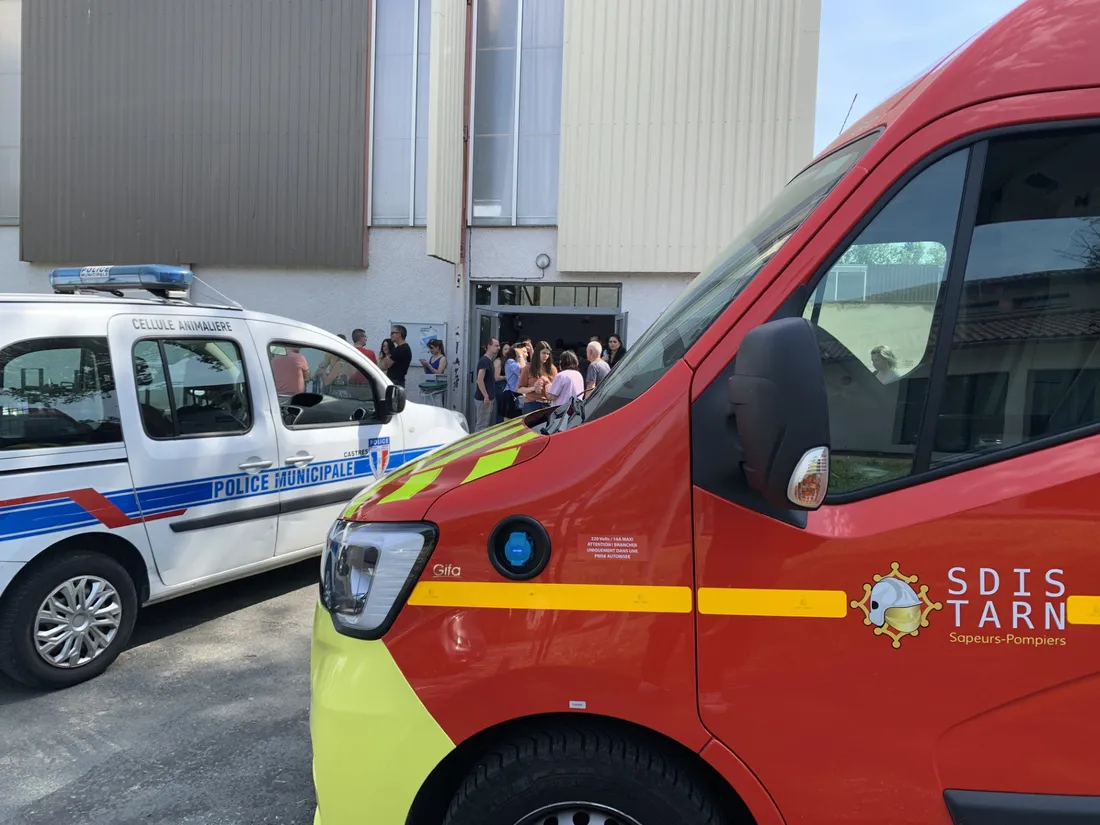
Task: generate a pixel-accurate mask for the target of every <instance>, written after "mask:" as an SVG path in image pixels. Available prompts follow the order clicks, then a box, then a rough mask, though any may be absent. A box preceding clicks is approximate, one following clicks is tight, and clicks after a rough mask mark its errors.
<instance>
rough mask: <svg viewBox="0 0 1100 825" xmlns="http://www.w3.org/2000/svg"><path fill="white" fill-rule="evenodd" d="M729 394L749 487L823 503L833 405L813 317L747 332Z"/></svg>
mask: <svg viewBox="0 0 1100 825" xmlns="http://www.w3.org/2000/svg"><path fill="white" fill-rule="evenodd" d="M729 399H730V404H731V405H732V413H733V415H734V418H735V419H736V424H737V434H738V436H739V438H740V441H741V448H742V450H743V453H744V463H743V465H742V469H743V470H744V473H745V478H746V480H747V481H748V484H749V486H750V487H752V488H753V489H754V490H756V491H757V492H759V493H761V494H762V495H763V496H764V498H765V499H767V500H768V501H769V502H771V503H772V504H774V505H776V506H778V507H785V508H790V507H792V506H794V507H797V508H799V509H803V510H816V509H817V508H818V507H820V506H821V503H822V502H823V501H824V500H825V494H826V493H827V492H828V489H829V405H828V399H827V397H826V394H825V376H824V374H823V372H822V369H821V356H820V355H819V350H818V345H817V336H816V334H815V333H814V328H813V326H812V325H811V324H810V322H809V321H807V320H806V319H805V318H801V317H798V318H781V319H779V320H775V321H769V322H768V323H766V324H761V325H760V326H758V327H756V328H755V329H753V330H752V331H751V332H749V333H748V334H747V335H746V336H745V338H744V340H742V341H741V346H740V347H739V348H738V352H737V359H736V361H735V362H734V369H733V376H732V377H731V378H730V379H729Z"/></svg>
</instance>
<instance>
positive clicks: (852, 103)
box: [837, 92, 859, 137]
mask: <svg viewBox="0 0 1100 825" xmlns="http://www.w3.org/2000/svg"><path fill="white" fill-rule="evenodd" d="M857 97H859V92H856V93H855V94H854V95H852V102H851V103H850V104H848V114H846V115H845V116H844V122H843V123H841V124H840V131H839V132H838V133H837V137H840V136H841V135H843V134H844V127H845V126H847V125H848V118H849V117H851V116H852V109H853V108H854V107H855V105H856V98H857Z"/></svg>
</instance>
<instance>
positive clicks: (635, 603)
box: [409, 581, 691, 613]
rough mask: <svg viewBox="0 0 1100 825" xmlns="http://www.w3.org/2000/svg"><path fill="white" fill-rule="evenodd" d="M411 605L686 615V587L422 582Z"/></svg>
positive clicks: (688, 592) (688, 606)
mask: <svg viewBox="0 0 1100 825" xmlns="http://www.w3.org/2000/svg"><path fill="white" fill-rule="evenodd" d="M409 604H411V605H420V606H424V607H484V608H496V609H498V610H583V611H600V612H608V613H690V612H691V588H690V587H661V586H652V585H628V584H548V583H542V582H539V583H535V582H463V581H422V582H420V583H418V584H417V585H416V588H415V589H414V590H413V592H412V595H410V596H409Z"/></svg>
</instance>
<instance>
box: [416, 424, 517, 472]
mask: <svg viewBox="0 0 1100 825" xmlns="http://www.w3.org/2000/svg"><path fill="white" fill-rule="evenodd" d="M517 420H518V419H517ZM501 426H503V427H504V429H503V431H502V432H494V431H493V430H495V429H496V428H495V427H494V428H492V429H489V430H486V431H485V432H486V433H487V435H483V434H481V433H479V434H478V435H476V436H474V437H473V438H472V439H471V440H470V441H468V442H460V445H461V446H457V447H454V448H448V449H447V450H446V451H442V450H441V451H440V452H438V453H433V454H432V455H431V456H429V457H428V460H427V461H426V462H425V463H424V464H423V465H421V466H420V467H419V468H418V469H419V470H433V469H435V468H436V467H442V466H443V465H444V464H447V463H448V462H450V461H454V460H455V459H457V458H462V457H463V456H467V455H470V453H476V452H478V451H481V450H484V451H486V452H488V451H490V450H494V449H496V448H497V447H498V446H499V445H497V444H493V443H492V442H494V441H496V440H497V439H505V438H506V437H507V436H508V435H511V433H512V431H513V428H512V427H510V426H505V425H501ZM527 432H531V431H530V430H528V431H527Z"/></svg>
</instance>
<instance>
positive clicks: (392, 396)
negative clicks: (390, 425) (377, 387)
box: [383, 384, 409, 418]
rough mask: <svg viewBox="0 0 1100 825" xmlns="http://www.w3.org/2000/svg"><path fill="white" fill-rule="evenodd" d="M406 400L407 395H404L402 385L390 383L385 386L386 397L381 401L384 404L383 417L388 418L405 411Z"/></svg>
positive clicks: (407, 398) (407, 399)
mask: <svg viewBox="0 0 1100 825" xmlns="http://www.w3.org/2000/svg"><path fill="white" fill-rule="evenodd" d="M408 401H409V397H408V395H406V393H405V388H404V387H399V386H397V385H396V384H390V385H389V386H388V387H386V399H385V401H384V402H383V403H384V404H385V406H386V414H385V416H384V417H385V418H389V417H390V416H393V415H400V414H401V413H403V412H404V411H405V405H406V404H407V403H408Z"/></svg>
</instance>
